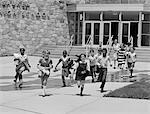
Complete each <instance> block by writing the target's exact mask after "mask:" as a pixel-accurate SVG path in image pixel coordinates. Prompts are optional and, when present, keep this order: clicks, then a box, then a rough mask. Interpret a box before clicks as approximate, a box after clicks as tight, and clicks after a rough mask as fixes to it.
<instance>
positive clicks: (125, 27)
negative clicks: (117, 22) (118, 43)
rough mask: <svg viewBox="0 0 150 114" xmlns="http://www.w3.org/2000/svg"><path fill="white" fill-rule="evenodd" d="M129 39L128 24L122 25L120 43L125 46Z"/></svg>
mask: <svg viewBox="0 0 150 114" xmlns="http://www.w3.org/2000/svg"><path fill="white" fill-rule="evenodd" d="M129 38H130V22H123V23H122V43H124V44H127V42H128V41H129Z"/></svg>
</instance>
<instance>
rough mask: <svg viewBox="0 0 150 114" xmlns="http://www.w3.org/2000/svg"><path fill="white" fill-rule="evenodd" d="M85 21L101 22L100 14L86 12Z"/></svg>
mask: <svg viewBox="0 0 150 114" xmlns="http://www.w3.org/2000/svg"><path fill="white" fill-rule="evenodd" d="M85 20H95V21H96V20H97V21H98V20H100V12H86V13H85Z"/></svg>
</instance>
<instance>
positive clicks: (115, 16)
mask: <svg viewBox="0 0 150 114" xmlns="http://www.w3.org/2000/svg"><path fill="white" fill-rule="evenodd" d="M103 20H104V21H108V20H119V12H104V14H103Z"/></svg>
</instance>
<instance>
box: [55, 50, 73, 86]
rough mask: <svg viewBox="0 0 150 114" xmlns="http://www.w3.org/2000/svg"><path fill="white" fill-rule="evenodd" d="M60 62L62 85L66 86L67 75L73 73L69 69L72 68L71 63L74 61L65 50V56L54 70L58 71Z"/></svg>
mask: <svg viewBox="0 0 150 114" xmlns="http://www.w3.org/2000/svg"><path fill="white" fill-rule="evenodd" d="M60 62H62V82H63V86H62V87H66V82H65V77H68V76H69V74H71V72H70V71H69V70H70V68H71V64H72V63H73V61H72V60H71V59H70V57H69V56H68V54H67V51H66V50H64V51H63V56H62V57H61V58H60V59H59V61H58V63H57V64H56V66H55V70H54V72H55V71H57V66H58V65H59V64H60Z"/></svg>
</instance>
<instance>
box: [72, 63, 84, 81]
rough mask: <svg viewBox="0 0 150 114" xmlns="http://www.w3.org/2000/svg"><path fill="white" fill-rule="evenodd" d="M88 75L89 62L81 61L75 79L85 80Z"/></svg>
mask: <svg viewBox="0 0 150 114" xmlns="http://www.w3.org/2000/svg"><path fill="white" fill-rule="evenodd" d="M86 76H87V62H81V61H80V62H79V65H78V67H77V71H76V78H75V80H77V81H81V80H85V78H86Z"/></svg>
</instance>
